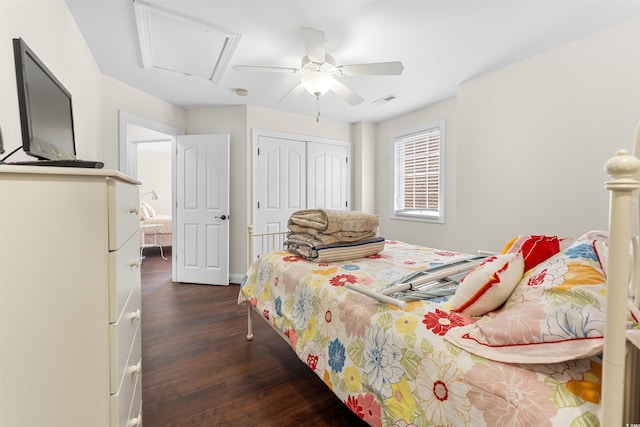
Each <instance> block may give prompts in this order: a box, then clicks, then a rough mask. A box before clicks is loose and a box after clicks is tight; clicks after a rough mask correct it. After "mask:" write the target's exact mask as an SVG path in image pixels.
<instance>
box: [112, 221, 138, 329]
mask: <svg viewBox="0 0 640 427" xmlns="http://www.w3.org/2000/svg"><path fill="white" fill-rule="evenodd" d="M135 286H138V287H139V286H140V238H139V237H138V233H135V234H134V235H132V236H130V238H129V240H128V241H127V243H125V244H124V246H122V247H121V248H120V250H118V251H115V252H109V323H115V322H117V321H118V318H119V317H120V313H122V309H123V308H124V305H125V303H126V302H127V299H128V298H129V295H130V294H131V290H132V289H133V288H134V287H135Z"/></svg>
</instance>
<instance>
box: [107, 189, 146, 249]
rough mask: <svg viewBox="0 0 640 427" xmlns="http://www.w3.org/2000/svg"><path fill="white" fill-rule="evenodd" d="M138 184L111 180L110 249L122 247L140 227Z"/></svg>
mask: <svg viewBox="0 0 640 427" xmlns="http://www.w3.org/2000/svg"><path fill="white" fill-rule="evenodd" d="M138 195H139V192H138V186H137V185H132V184H127V183H125V182H121V181H116V180H110V181H109V250H110V251H115V250H117V249H118V248H120V247H121V246H122V245H123V244H124V243H125V242H126V241H127V240H129V237H131V235H132V234H133V233H136V232H138V230H139V229H140V214H139V209H140V199H139V196H138Z"/></svg>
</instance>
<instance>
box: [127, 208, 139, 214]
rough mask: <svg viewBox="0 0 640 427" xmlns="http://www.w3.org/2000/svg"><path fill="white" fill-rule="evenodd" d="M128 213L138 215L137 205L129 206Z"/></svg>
mask: <svg viewBox="0 0 640 427" xmlns="http://www.w3.org/2000/svg"><path fill="white" fill-rule="evenodd" d="M129 213H130V214H136V215H139V211H138V207H137V206H132V207H130V208H129Z"/></svg>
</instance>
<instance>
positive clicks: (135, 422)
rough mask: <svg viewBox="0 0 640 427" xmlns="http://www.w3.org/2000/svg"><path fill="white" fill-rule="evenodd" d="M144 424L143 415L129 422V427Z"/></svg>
mask: <svg viewBox="0 0 640 427" xmlns="http://www.w3.org/2000/svg"><path fill="white" fill-rule="evenodd" d="M141 423H142V415H138V416H137V417H135V418H131V419H130V420H129V422H127V427H138V426H139V425H140V424H141Z"/></svg>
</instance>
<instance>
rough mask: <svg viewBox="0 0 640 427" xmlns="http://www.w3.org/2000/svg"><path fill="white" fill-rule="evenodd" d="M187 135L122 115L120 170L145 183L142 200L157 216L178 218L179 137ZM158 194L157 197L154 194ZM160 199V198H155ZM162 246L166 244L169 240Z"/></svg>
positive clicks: (174, 233) (173, 234)
mask: <svg viewBox="0 0 640 427" xmlns="http://www.w3.org/2000/svg"><path fill="white" fill-rule="evenodd" d="M183 134H184V131H183V130H180V129H176V128H172V127H170V126H167V125H164V124H162V123H158V122H154V121H152V120H149V119H145V118H143V117H139V116H135V115H133V114H130V113H127V112H124V111H119V165H118V170H119V171H120V172H122V173H124V174H126V175H128V176H130V177H132V178H134V179H137V180H139V181H142V185H141V187H140V200H141V202H142V201H144V202H145V203H148V204H150V205H151V206H152V207H153V208H154V209H155V208H157V209H155V211H156V213H157V214H163V215H166V216H169V217H171V218H175V215H176V212H175V194H176V183H175V178H174V177H175V170H176V165H175V156H173V155H172V153H174V152H175V150H176V137H177V136H178V135H183ZM156 163H157V164H156ZM153 191H155V195H154V194H153ZM156 196H158V198H155V197H156ZM170 227H171V237H169V239H170V241H171V246H172V247H175V235H176V228H175V223H172V224H171V225H170ZM162 243H163V244H164V243H166V237H165V240H164V241H162ZM173 253H174V251H171V255H172V256H171V272H172V273H171V276H172V279H173V280H174V281H175V278H176V277H175V274H176V273H175V271H176V265H175V257H174V256H173Z"/></svg>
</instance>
